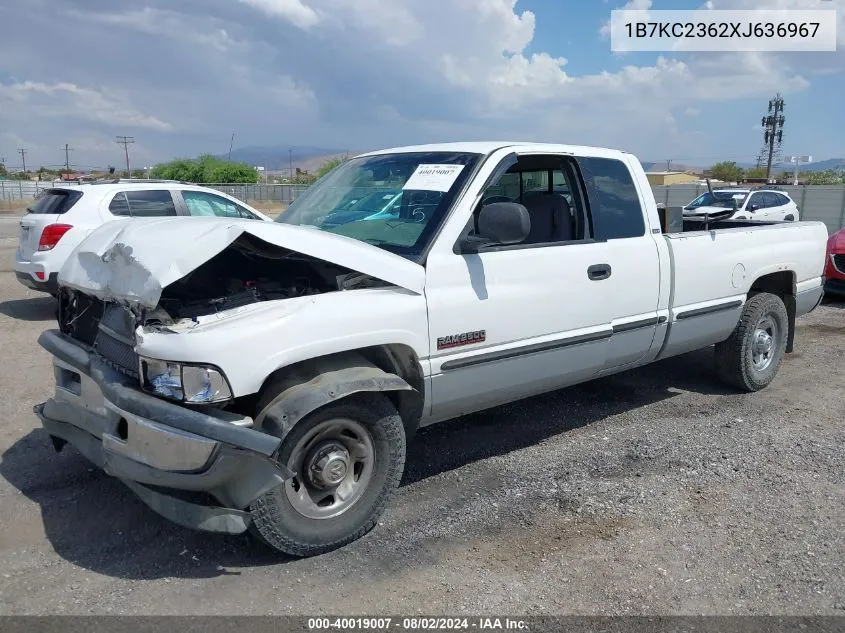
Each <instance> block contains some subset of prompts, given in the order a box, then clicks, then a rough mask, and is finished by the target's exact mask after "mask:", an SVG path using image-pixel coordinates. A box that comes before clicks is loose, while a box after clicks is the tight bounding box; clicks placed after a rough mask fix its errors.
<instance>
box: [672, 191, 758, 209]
mask: <svg viewBox="0 0 845 633" xmlns="http://www.w3.org/2000/svg"><path fill="white" fill-rule="evenodd" d="M747 197H748V192H747V191H714V192H713V193H710V192H709V191H708V192H707V193H703V194H701V195H700V196H698V197H697V198H696V199H695V200H693V201H692V202H690V203H689V204H688V205H687V208H688V209H697V208H698V207H719V208H722V209H731V208H733V202H732V200H736V206H737V207H741V206H742V203H743V202H745V199H746V198H747Z"/></svg>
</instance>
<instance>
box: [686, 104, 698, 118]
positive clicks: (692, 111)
mask: <svg viewBox="0 0 845 633" xmlns="http://www.w3.org/2000/svg"><path fill="white" fill-rule="evenodd" d="M684 114H686V115H687V116H688V117H696V116H698V115H699V114H701V110H699V109H698V108H694V107H692V106H688V107H687V109H686V110H684Z"/></svg>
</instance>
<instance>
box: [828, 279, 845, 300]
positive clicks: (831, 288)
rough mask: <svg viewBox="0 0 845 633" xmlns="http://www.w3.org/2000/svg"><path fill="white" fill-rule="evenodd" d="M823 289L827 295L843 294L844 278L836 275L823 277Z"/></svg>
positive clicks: (844, 290) (844, 289)
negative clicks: (838, 277) (827, 277)
mask: <svg viewBox="0 0 845 633" xmlns="http://www.w3.org/2000/svg"><path fill="white" fill-rule="evenodd" d="M824 291H825V293H827V294H829V295H837V296H845V279H837V278H836V277H831V278H829V279H825V282H824Z"/></svg>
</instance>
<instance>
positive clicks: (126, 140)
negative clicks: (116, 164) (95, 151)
mask: <svg viewBox="0 0 845 633" xmlns="http://www.w3.org/2000/svg"><path fill="white" fill-rule="evenodd" d="M116 138H117V141H116V142H117V144H118V145H123V152H124V153H125V154H126V177H127V178H132V171H131V169H130V168H129V146H130V145H131V144H132V143H134V142H135V137H134V136H118V137H116Z"/></svg>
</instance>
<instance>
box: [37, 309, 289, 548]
mask: <svg viewBox="0 0 845 633" xmlns="http://www.w3.org/2000/svg"><path fill="white" fill-rule="evenodd" d="M109 308H110V306H106V307H105V310H104V313H108V312H110V311H111V310H110V309H109ZM79 321H84V322H87V323H86V325H87V327H88V328H92V327H94V326H93V325H92V324H91V323H90V320H89V319H83V318H80V319H79ZM73 325H76V324H75V323H74V324H73ZM65 327H67V323H65ZM115 334H118V335H119V334H120V333H119V332H111V331H110V328H108V326H104V327H103V328H100V327H97V332H96V334H95V335H94V338H93V345H89V344H87V343H86V342H84V341H83V340H80V339H77V338H74V337H71V336H68V335H66V334H63V333H62V332H61V331H59V330H47V331H45V332H43V333H42V334H41V336H40V337H39V339H38V342H39V344H40V345H41V346H42V347H44V348H45V349H46V350H47V351H49V352H50V353H51V354H52V355H53V370H54V375H55V380H56V391H55V394H54V396H53V397H52V398H50V399H49V400H47V401H46V402H45V403H43V404H40V405H37V406H36V407H35V409H34V410H35V413H36V414H37V415H38V417H39V418H40V419H41V423H42V425H43V426H44V429H45V430H46V431H47V433H49V434H50V436H51V438H52V439H53V443H54V446H56V448H57V449H61V447H62V446H63V445H64V444H65V443H70V444H72V445H73V446H74V447H76V448H77V449H78V450H79V451H80V452H81V453H82V454H83V455H85V456H86V457H87V458H88V459H89V460H90V461H92V462H93V463H94V464H95V465H97V466H99V467H100V468H102V469H103V470H105V472H106V473H108V474H109V475H112V476H114V477H117V478H118V479H120V480H122V481H123V482H124V483H125V484H126V485H127V486H128V487H129V488H130V489H132V490H133V491H134V492H135V493H136V494H137V495H138V496H139V497H140V498H141V499H142V500H143V501H144V502H145V503H147V505H149V506H150V507H151V508H152V509H154V510H156V511H157V512H159V513H160V514H162V515H164V516H165V517H167V518H168V519H170V520H171V521H174V522H175V523H178V524H180V525H184V526H186V527H191V528H195V529H202V530H208V531H215V532H226V533H231V534H236V533H240V532H243V531H244V530H246V528H247V527H248V525H249V514H248V513H247V512H246V508H247V507H248V506H249V504H250V503H251V502H252V501H253V500H254V499H256V498H257V497H258V496H260V495H261V494H263V493H264V492H266V491H267V490H270V489H271V488H273V487H275V486H278V485H280V484H282V483H283V482H284V481H285V480H286V479H288V478H289V477H290V476H291V475H292V473H290V472H289V471H288V470H287V469H286V468H284V467H283V466H281V465H280V464H278V462H277V461H276V459H275V457H276V453H277V451H278V448H279V444H280V441H279V440H278V439H277V438H274V437H272V436H270V435H267V434H265V433H261V432H258V431H255V430H253V429H251V428H249V427H250V426H251V425H252V420H251V418H249V417H247V416H243V415H239V414H236V413H233V412H228V411H225V410H223V409H219V408H212V407H195V408H188V407H184V406H180V405H178V404H175V403H171V402H167V401H165V400H162V399H160V398H157V397H155V396H153V395H150V394H148V393H145V392H143V391H141V390H140V389H139V388H138V379H137V377H136V376H137V370H134V369H133V368H132V366H131V365H132V363H131V361H130V360H129V359H130V356H131V355H132V354H134V352H133V351H132V348H131V347H130V346H128V345H127V344H126V343H125V342H124V341H121V340H119V339H118V338H116V336H115ZM133 374H135V375H134V376H133Z"/></svg>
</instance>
